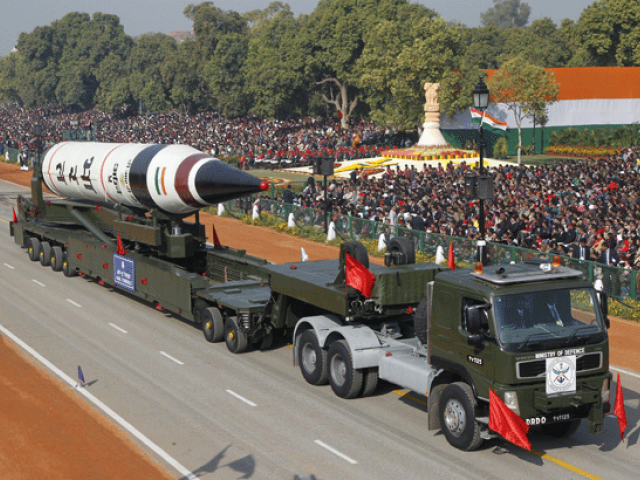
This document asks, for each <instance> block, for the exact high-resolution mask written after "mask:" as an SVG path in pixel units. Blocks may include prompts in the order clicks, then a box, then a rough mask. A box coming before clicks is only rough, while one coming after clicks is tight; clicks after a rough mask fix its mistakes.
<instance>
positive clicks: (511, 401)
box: [504, 391, 520, 416]
mask: <svg viewBox="0 0 640 480" xmlns="http://www.w3.org/2000/svg"><path fill="white" fill-rule="evenodd" d="M504 404H505V405H506V406H507V407H509V408H510V409H511V410H512V411H513V413H515V414H516V415H518V416H519V415H520V406H519V405H518V394H517V393H516V392H513V391H509V392H504Z"/></svg>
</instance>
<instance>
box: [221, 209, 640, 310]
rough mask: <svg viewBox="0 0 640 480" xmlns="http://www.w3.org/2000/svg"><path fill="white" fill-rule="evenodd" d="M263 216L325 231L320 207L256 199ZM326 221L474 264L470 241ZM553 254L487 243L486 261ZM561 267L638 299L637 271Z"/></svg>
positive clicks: (341, 230) (332, 217)
mask: <svg viewBox="0 0 640 480" xmlns="http://www.w3.org/2000/svg"><path fill="white" fill-rule="evenodd" d="M253 201H254V200H253V199H239V200H235V201H233V202H227V203H226V204H225V207H226V208H227V210H228V211H229V212H231V213H234V214H247V215H250V214H251V213H252V206H253V203H252V202H253ZM259 205H260V211H261V213H262V214H266V213H269V214H271V215H274V216H276V217H278V218H280V219H282V220H283V221H285V222H286V221H288V218H289V214H290V213H293V216H294V219H295V222H296V224H297V225H299V226H309V227H315V228H317V229H319V230H322V229H324V212H323V211H322V209H321V208H308V207H301V206H299V205H290V204H285V203H281V202H277V201H274V200H271V199H260V200H259ZM328 220H329V222H331V221H333V222H334V225H335V229H336V235H337V236H338V237H340V238H343V239H344V240H361V241H362V240H375V241H377V240H379V238H380V235H382V234H384V235H385V238H386V241H387V245H388V244H389V240H390V239H391V238H393V237H395V236H398V237H407V238H410V239H411V241H412V242H413V244H414V246H415V250H416V252H421V253H422V254H424V255H425V256H427V257H435V255H436V252H437V249H438V247H442V248H443V249H444V251H445V252H447V251H448V249H449V244H450V243H453V250H454V254H455V259H456V263H458V264H460V263H463V264H464V263H466V264H468V265H469V266H472V265H473V264H474V263H475V261H476V251H477V249H476V241H475V240H472V239H469V238H461V237H454V236H449V235H440V234H436V233H427V232H418V231H415V230H412V229H410V228H404V227H399V226H389V225H387V224H384V223H383V222H376V221H373V220H367V219H363V218H359V217H352V216H349V215H342V214H335V213H330V214H329V218H328ZM554 255H556V254H555V253H543V252H540V251H538V250H529V249H525V248H520V247H514V246H510V245H503V244H500V243H492V242H488V243H487V260H488V264H489V265H495V266H498V265H506V264H510V263H511V262H515V263H520V262H523V261H526V260H534V259H544V260H549V261H551V260H552V259H553V256H554ZM561 259H562V264H563V265H566V266H568V267H571V268H575V269H576V270H580V271H582V272H584V274H585V276H586V278H588V279H589V280H590V281H591V282H595V280H596V279H598V278H600V279H601V280H602V282H603V285H604V289H605V291H606V293H607V295H609V296H610V297H613V298H616V299H618V300H622V301H624V300H625V299H630V300H639V299H640V298H639V296H638V290H640V272H638V271H637V270H630V269H625V268H617V267H611V266H606V265H603V264H599V263H595V262H590V261H585V260H578V259H574V258H571V257H568V256H561Z"/></svg>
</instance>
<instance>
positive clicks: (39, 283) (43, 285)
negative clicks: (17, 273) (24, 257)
mask: <svg viewBox="0 0 640 480" xmlns="http://www.w3.org/2000/svg"><path fill="white" fill-rule="evenodd" d="M31 281H32V282H33V283H35V284H36V285H40V286H41V287H46V285H45V284H44V283H42V282H39V281H38V280H36V279H35V278H32V279H31Z"/></svg>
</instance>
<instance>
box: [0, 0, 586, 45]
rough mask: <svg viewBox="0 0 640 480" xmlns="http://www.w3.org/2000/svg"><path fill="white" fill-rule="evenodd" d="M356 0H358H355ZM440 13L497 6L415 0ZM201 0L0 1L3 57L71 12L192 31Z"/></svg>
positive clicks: (234, 1) (233, 3) (309, 7)
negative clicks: (25, 36) (192, 10)
mask: <svg viewBox="0 0 640 480" xmlns="http://www.w3.org/2000/svg"><path fill="white" fill-rule="evenodd" d="M356 1H357V0H356ZM416 1H417V3H421V4H423V5H425V6H427V7H429V8H432V9H433V10H435V11H436V12H438V13H439V14H440V15H441V16H442V17H443V18H444V19H445V20H447V21H459V22H461V23H463V24H465V25H467V26H468V27H477V26H479V25H480V14H481V13H483V12H486V11H487V10H488V9H489V8H491V7H492V6H493V0H412V2H413V3H416ZM593 1H594V0H528V1H527V2H524V3H528V4H529V6H530V7H531V15H530V16H529V20H530V21H532V20H536V19H538V18H544V17H550V18H551V19H552V20H553V21H554V22H555V23H556V25H559V24H560V22H561V21H562V20H563V19H565V18H569V19H571V20H574V21H577V20H578V18H579V17H580V14H581V13H582V11H583V10H584V9H585V8H586V7H587V6H589V5H590V4H591V3H593ZM271 2H272V0H213V2H212V3H213V4H214V5H215V6H216V7H218V8H221V9H223V10H234V11H236V12H241V13H242V12H246V11H249V10H254V9H263V8H266V7H267V6H268V5H269V4H270V3H271ZM283 2H284V3H288V4H289V5H290V6H291V10H292V11H293V12H294V14H296V15H299V14H301V13H311V12H312V11H313V9H314V8H315V7H316V5H317V4H318V0H289V1H286V0H283ZM200 3H202V1H200V0H190V1H189V0H19V1H15V0H0V11H1V12H2V16H1V17H0V18H1V23H0V56H4V55H7V54H8V53H9V52H10V51H11V49H12V48H13V47H14V45H15V44H16V43H17V41H18V36H19V35H20V33H22V32H25V33H30V32H32V31H33V29H34V28H36V27H41V26H45V25H50V24H51V23H52V22H54V21H55V20H58V19H60V18H62V17H63V16H64V15H65V14H67V13H70V12H85V13H89V14H93V13H95V12H102V13H110V14H114V15H117V16H118V17H119V18H120V24H121V25H122V26H124V31H125V33H127V34H128V35H131V36H138V35H142V34H145V33H155V32H160V33H169V32H170V31H173V30H190V29H191V26H192V24H191V21H190V20H188V19H187V18H186V17H185V16H184V13H183V12H184V9H185V8H186V7H187V5H189V4H196V5H197V4H200Z"/></svg>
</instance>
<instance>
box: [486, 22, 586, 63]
mask: <svg viewBox="0 0 640 480" xmlns="http://www.w3.org/2000/svg"><path fill="white" fill-rule="evenodd" d="M503 33H504V35H503V39H504V46H503V48H504V53H503V54H502V56H499V57H496V60H501V59H508V58H511V57H514V56H516V55H518V54H521V55H523V56H524V58H525V60H527V61H528V62H530V63H533V64H535V65H539V66H541V67H545V68H557V67H564V66H566V65H567V63H568V62H569V61H570V60H571V58H572V57H573V55H574V53H575V48H573V47H572V45H571V43H569V41H568V39H567V38H566V36H565V35H564V34H563V32H562V31H561V30H559V29H558V28H557V27H556V25H555V23H553V21H552V20H551V19H550V18H548V17H545V18H542V19H539V20H534V21H533V23H532V24H531V26H528V27H520V28H511V29H508V30H505V31H504V32H503Z"/></svg>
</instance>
